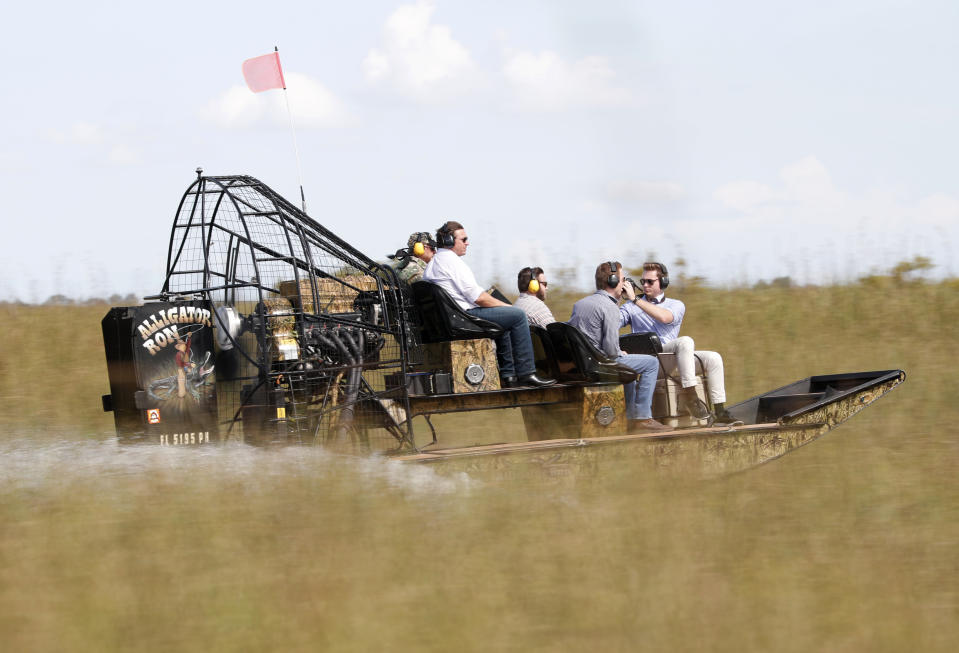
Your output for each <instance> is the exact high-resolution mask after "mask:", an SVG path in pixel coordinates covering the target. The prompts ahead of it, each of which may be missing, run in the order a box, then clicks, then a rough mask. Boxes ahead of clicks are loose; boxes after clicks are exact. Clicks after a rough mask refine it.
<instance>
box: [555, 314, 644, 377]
mask: <svg viewBox="0 0 959 653" xmlns="http://www.w3.org/2000/svg"><path fill="white" fill-rule="evenodd" d="M546 330H547V332H548V333H549V336H550V340H551V341H552V343H553V351H554V353H555V355H556V357H555V360H556V362H557V365H558V368H559V369H558V371H559V374H558V375H557V376H558V377H559V378H560V379H561V380H563V381H591V382H607V383H629V382H630V381H635V380H636V372H635V371H633V370H632V369H630V368H628V367H626V366H625V365H620V364H619V363H617V362H616V360H615V359H612V358H610V357H609V356H607V355H606V354H605V353H603V352H601V351H600V350H599V349H597V348H596V346H595V345H593V343H591V342H590V341H589V338H587V337H586V336H585V335H583V334H582V332H580V330H579V329H577V328H576V327H574V326H572V325H571V324H567V323H566V322H553V323H552V324H550V325H548V326H547V327H546Z"/></svg>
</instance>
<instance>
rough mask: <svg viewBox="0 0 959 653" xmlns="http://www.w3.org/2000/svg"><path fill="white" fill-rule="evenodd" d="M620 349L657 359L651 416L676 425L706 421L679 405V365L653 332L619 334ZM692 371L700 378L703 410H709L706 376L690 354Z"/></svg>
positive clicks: (698, 392) (700, 397)
mask: <svg viewBox="0 0 959 653" xmlns="http://www.w3.org/2000/svg"><path fill="white" fill-rule="evenodd" d="M619 346H620V348H621V349H622V350H623V351H625V352H626V353H629V354H647V355H649V356H656V358H657V359H659V374H658V375H657V378H656V390H655V391H654V393H653V406H652V408H653V418H655V419H656V420H658V421H660V422H662V423H663V424H666V425H667V426H672V427H675V428H685V427H689V426H705V425H706V424H707V423H708V422H707V421H706V420H700V419H696V418H694V417H692V416H691V415H689V414H688V413H687V412H686V411H685V410H683V409H681V408H680V405H679V404H680V402H679V394H680V391H681V390H682V382H681V381H680V377H679V365H678V363H677V360H676V354H674V353H666V352H663V345H662V343H661V342H660V340H659V337H658V336H657V335H656V334H654V333H642V332H641V333H630V334H626V335H622V336H620V337H619ZM693 364H694V366H695V367H694V373H695V374H696V376H697V377H698V379H699V384H698V385H697V386H696V396H697V397H698V399H699V401H700V402H702V404H703V405H704V406H706V409H707V410H709V411H710V412H712V410H713V404H712V401H711V400H710V398H709V392H708V388H709V379H708V378H707V377H706V373H705V371H704V368H703V361H702V359H700V357H699V356H698V355H694V356H693Z"/></svg>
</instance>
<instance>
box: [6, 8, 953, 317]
mask: <svg viewBox="0 0 959 653" xmlns="http://www.w3.org/2000/svg"><path fill="white" fill-rule="evenodd" d="M354 5H356V6H354ZM5 13H6V14H7V16H6V17H5V21H4V27H3V38H2V39H0V49H2V54H3V60H4V62H5V65H4V66H3V68H2V70H3V72H2V73H0V75H2V78H0V81H2V88H3V89H4V91H3V93H4V101H3V103H2V105H0V118H2V121H0V124H2V125H3V127H2V130H3V131H2V133H3V139H2V141H0V172H2V175H0V188H2V191H3V197H4V199H5V202H4V208H3V223H4V231H5V236H6V237H5V238H4V239H3V244H2V248H3V251H2V256H0V278H2V279H3V284H2V288H0V298H3V299H11V298H18V299H23V300H26V301H42V300H43V299H45V298H46V297H47V296H49V295H51V294H54V293H63V294H67V295H71V296H74V297H87V296H91V295H93V296H103V295H109V294H112V293H114V292H117V293H121V294H125V293H127V292H135V293H137V294H141V295H142V294H149V293H152V292H155V291H156V290H158V288H159V285H160V283H161V281H162V275H163V266H164V264H165V260H166V248H167V242H168V238H169V230H170V225H171V223H172V219H173V215H174V212H175V210H176V207H177V203H178V202H179V199H180V196H181V194H182V193H183V191H184V190H185V189H186V187H187V186H188V185H189V184H190V182H191V181H192V179H193V178H194V176H195V174H194V169H195V168H196V167H197V166H202V167H203V168H204V170H205V171H206V172H207V173H209V174H249V175H253V176H255V177H258V178H259V179H261V180H262V181H264V182H265V183H267V184H269V185H270V186H272V187H273V188H275V189H276V190H277V191H279V192H280V193H282V194H284V195H286V196H287V197H289V198H290V199H291V200H294V201H295V200H296V198H297V195H298V191H297V171H296V162H295V158H294V155H293V148H292V144H291V139H290V134H289V127H288V120H287V117H286V113H285V105H284V103H283V94H282V92H281V91H269V92H266V93H261V94H256V95H254V94H252V93H250V92H249V91H248V90H246V88H245V86H244V85H243V80H242V77H241V75H240V64H241V63H242V61H243V60H244V59H247V58H249V57H253V56H256V55H259V54H264V53H267V52H269V51H270V50H272V48H273V46H274V45H277V46H279V48H280V56H281V59H282V61H283V66H284V70H285V72H286V73H287V83H288V86H289V100H290V103H291V106H292V108H293V112H294V116H295V121H296V124H297V138H298V142H299V148H300V155H301V161H302V168H303V182H304V186H305V189H306V195H307V202H308V208H309V213H310V214H311V216H313V217H314V218H315V219H317V220H319V221H321V222H322V223H324V224H325V225H327V226H328V227H329V228H331V229H332V230H333V231H334V232H336V233H338V234H339V235H341V236H342V237H344V238H345V239H347V240H348V241H350V242H353V243H354V244H356V245H357V246H359V247H360V248H361V249H363V250H364V251H366V252H367V253H368V254H370V255H371V256H374V257H382V256H384V255H385V254H386V253H388V252H391V251H393V250H395V249H396V248H397V247H399V246H401V245H402V244H403V243H404V242H405V241H406V237H407V235H408V234H409V233H410V232H411V231H417V230H431V229H434V228H435V227H436V226H438V225H439V224H440V223H441V222H443V221H444V220H446V219H449V218H453V219H458V220H459V221H460V222H463V223H464V224H465V225H466V227H467V230H468V232H469V233H470V236H471V243H472V245H473V246H472V248H471V250H470V254H469V258H468V262H469V263H470V264H471V265H472V266H473V268H474V270H475V271H476V272H477V276H478V277H479V278H480V280H481V281H490V282H492V281H493V280H495V279H496V278H499V279H502V280H504V281H507V282H508V280H509V279H510V278H512V277H513V276H514V275H515V272H516V270H517V269H519V268H520V267H523V266H525V265H530V264H537V265H542V266H543V267H545V268H546V269H547V272H549V271H551V270H558V269H559V268H574V269H575V270H576V271H577V273H578V278H579V279H580V280H581V281H582V283H584V284H588V279H589V278H590V276H591V270H592V268H593V267H595V265H596V263H597V262H599V261H601V260H605V259H609V258H615V259H618V260H622V261H624V262H625V263H626V265H627V267H629V266H630V265H631V264H633V265H635V264H638V263H641V259H642V258H644V257H645V256H646V254H647V253H650V252H654V253H655V254H656V255H657V256H658V257H659V258H660V259H661V260H663V261H664V262H666V263H667V264H669V263H672V262H674V261H675V260H676V258H677V257H679V256H682V257H684V258H685V259H686V260H687V262H688V272H689V273H691V274H697V275H700V276H703V277H705V278H706V279H707V280H708V281H709V282H710V283H713V284H715V285H717V286H734V285H736V284H739V283H743V282H747V283H752V282H755V281H758V280H760V279H767V280H768V279H772V278H774V277H778V276H785V275H789V276H791V277H792V278H793V279H795V280H796V281H798V282H816V283H821V282H829V281H834V280H845V279H850V278H856V277H857V276H860V275H863V274H867V273H869V272H871V271H874V270H879V269H884V268H888V267H890V266H892V265H893V264H894V263H896V262H898V261H899V260H902V259H904V258H911V257H912V256H915V255H924V256H928V257H930V258H932V259H933V260H934V262H935V263H936V264H937V268H936V269H935V270H934V271H933V275H932V276H943V275H950V276H953V275H956V273H957V269H956V260H957V256H956V255H957V253H959V188H957V184H956V181H955V179H956V177H955V172H954V168H955V165H954V163H953V159H954V157H955V153H956V152H959V128H957V126H956V115H957V111H956V110H957V108H959V86H957V85H956V84H955V82H954V81H953V82H950V81H949V80H950V79H954V77H955V73H954V72H953V69H954V68H955V64H956V62H959V45H957V39H955V38H954V33H955V32H956V30H957V28H959V5H956V3H950V2H934V1H927V2H922V1H920V2H899V1H896V2H882V1H873V2H803V3H799V2H790V3H775V2H745V1H739V2H735V1H734V2H724V3H707V2H673V3H647V2H624V1H613V2H602V1H597V2H592V3H582V2H569V1H563V0H553V1H527V2H523V1H519V0H518V1H515V2H499V1H495V0H493V1H488V2H483V3H476V2H451V1H443V0H434V1H433V2H427V1H425V0H421V1H419V2H408V3H403V2H395V1H394V2H384V1H379V0H374V1H369V2H363V3H353V4H343V3H337V2H310V3H306V2H282V1H278V2H273V3H270V4H265V3H262V2H243V1H240V2H230V3H219V2H210V3H186V2H179V1H177V0H172V1H170V2H167V3H164V4H163V5H162V6H159V5H155V6H151V7H141V6H133V5H131V4H129V3H112V2H103V3H98V2H93V3H86V4H83V5H76V4H72V3H71V4H66V3H37V4H34V5H30V6H27V5H26V4H21V5H19V6H16V7H14V8H12V9H7V10H6V12H5Z"/></svg>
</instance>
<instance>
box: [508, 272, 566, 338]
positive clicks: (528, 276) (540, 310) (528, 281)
mask: <svg viewBox="0 0 959 653" xmlns="http://www.w3.org/2000/svg"><path fill="white" fill-rule="evenodd" d="M548 286H549V282H548V281H546V273H545V272H543V268H541V267H537V266H530V267H528V268H523V269H522V270H520V271H519V274H518V275H517V277H516V287H517V288H519V298H518V299H517V300H516V303H514V304H513V306H515V307H516V308H518V309H519V310H521V311H523V312H524V313H526V319H527V320H529V324H530V326H538V327H543V328H544V329H545V328H546V325H547V324H552V323H553V322H555V321H556V318H554V317H553V312H552V311H551V310H549V306H547V305H546V289H547V287H548Z"/></svg>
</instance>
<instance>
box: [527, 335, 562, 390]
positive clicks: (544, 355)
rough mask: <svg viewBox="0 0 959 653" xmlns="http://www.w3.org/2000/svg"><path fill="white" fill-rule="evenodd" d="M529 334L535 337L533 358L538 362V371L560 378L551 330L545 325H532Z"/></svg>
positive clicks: (538, 372)
mask: <svg viewBox="0 0 959 653" xmlns="http://www.w3.org/2000/svg"><path fill="white" fill-rule="evenodd" d="M529 334H530V336H531V337H532V338H533V360H534V362H535V363H536V373H537V374H542V375H543V376H548V377H552V378H554V379H558V378H559V377H560V369H559V365H558V364H557V361H556V350H555V348H554V347H553V340H552V339H551V338H550V337H549V331H547V330H546V329H545V328H544V327H541V326H535V325H532V324H531V325H530V327H529Z"/></svg>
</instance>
